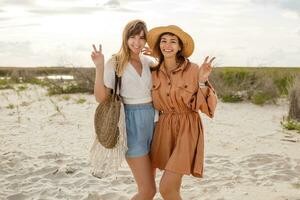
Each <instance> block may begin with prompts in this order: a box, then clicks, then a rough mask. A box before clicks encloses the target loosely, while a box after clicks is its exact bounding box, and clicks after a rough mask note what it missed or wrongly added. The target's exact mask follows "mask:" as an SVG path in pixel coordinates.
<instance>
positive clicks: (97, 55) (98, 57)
mask: <svg viewBox="0 0 300 200" xmlns="http://www.w3.org/2000/svg"><path fill="white" fill-rule="evenodd" d="M93 48H94V51H93V52H92V54H91V58H92V60H93V62H94V64H95V65H96V67H97V68H103V67H104V55H103V54H102V45H101V44H100V45H99V51H97V48H96V46H95V45H94V44H93Z"/></svg>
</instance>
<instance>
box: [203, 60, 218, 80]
mask: <svg viewBox="0 0 300 200" xmlns="http://www.w3.org/2000/svg"><path fill="white" fill-rule="evenodd" d="M215 58H216V57H213V58H211V59H210V60H209V61H208V59H209V56H206V58H205V60H204V62H203V63H202V65H201V67H200V70H199V81H200V82H206V81H208V76H209V75H210V73H211V71H212V66H211V64H212V62H213V61H214V59H215Z"/></svg>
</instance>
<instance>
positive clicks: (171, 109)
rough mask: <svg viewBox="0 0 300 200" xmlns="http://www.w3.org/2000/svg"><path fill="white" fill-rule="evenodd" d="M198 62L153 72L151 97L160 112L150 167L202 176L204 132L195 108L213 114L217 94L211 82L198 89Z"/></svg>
mask: <svg viewBox="0 0 300 200" xmlns="http://www.w3.org/2000/svg"><path fill="white" fill-rule="evenodd" d="M198 74H199V67H198V65H196V64H194V63H191V62H189V61H188V60H185V62H184V63H183V64H182V65H181V66H179V67H178V68H176V69H175V70H174V71H172V72H171V74H170V76H168V74H167V73H166V70H165V67H164V64H163V63H162V64H161V66H160V68H159V69H157V70H154V71H153V72H152V82H153V86H152V98H153V104H154V107H155V108H156V109H157V110H158V111H160V115H159V119H158V122H157V124H156V127H155V131H154V135H153V140H152V144H151V152H150V158H151V162H152V166H153V167H154V168H159V169H161V170H168V171H171V172H175V173H180V174H186V175H190V174H192V175H193V176H195V177H202V176H203V162H204V133H203V126H202V121H201V118H200V115H199V113H198V111H199V110H200V111H201V112H203V113H205V114H206V115H208V116H209V117H211V118H212V117H213V116H214V111H215V108H216V104H217V96H216V94H215V91H214V89H213V87H212V86H211V84H208V88H207V89H201V88H199V81H198Z"/></svg>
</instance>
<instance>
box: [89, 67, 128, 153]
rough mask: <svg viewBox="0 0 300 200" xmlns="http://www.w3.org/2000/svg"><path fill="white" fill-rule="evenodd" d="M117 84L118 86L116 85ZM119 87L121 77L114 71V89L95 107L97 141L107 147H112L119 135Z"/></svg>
mask: <svg viewBox="0 0 300 200" xmlns="http://www.w3.org/2000/svg"><path fill="white" fill-rule="evenodd" d="M118 86H119V87H118ZM120 88H121V77H118V76H117V74H116V73H115V89H114V90H113V92H112V94H110V95H109V96H108V98H107V99H106V100H105V101H103V102H101V103H100V104H99V105H98V107H97V108H96V112H95V117H94V126H95V132H96V135H97V139H98V141H99V143H100V144H101V145H102V146H103V147H105V148H107V149H113V148H114V147H115V146H116V145H117V143H118V139H119V136H120V131H119V127H118V123H119V119H120V109H121V103H122V102H121V97H120V96H119V94H118V93H117V89H119V90H120Z"/></svg>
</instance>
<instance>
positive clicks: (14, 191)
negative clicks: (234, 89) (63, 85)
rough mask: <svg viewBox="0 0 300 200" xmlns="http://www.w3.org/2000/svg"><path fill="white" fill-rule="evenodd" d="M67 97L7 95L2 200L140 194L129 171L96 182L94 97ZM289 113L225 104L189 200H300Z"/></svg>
mask: <svg viewBox="0 0 300 200" xmlns="http://www.w3.org/2000/svg"><path fill="white" fill-rule="evenodd" d="M64 96H65V95H60V96H51V97H49V96H47V95H46V91H45V90H44V89H43V88H40V87H39V86H29V88H28V89H27V90H25V91H20V92H16V91H14V90H1V91H0V121H1V123H0V166H1V167H0V199H10V200H21V199H22V200H23V199H50V200H51V199H72V200H73V199H82V200H108V199H112V200H127V199H129V198H130V197H131V196H132V195H133V194H134V193H135V191H136V188H135V183H134V179H133V177H132V175H131V172H130V170H129V168H128V167H127V165H126V163H123V165H122V167H121V169H120V171H119V172H118V174H117V175H112V176H109V177H105V178H102V179H99V178H96V177H94V176H92V175H91V174H90V164H89V160H88V158H89V149H90V147H91V145H92V142H93V137H94V127H93V114H94V110H95V108H96V106H97V104H96V103H95V100H94V97H93V96H92V95H87V94H74V95H68V96H69V97H70V99H68V98H66V97H64ZM80 98H82V99H86V102H84V103H77V100H78V99H80ZM9 104H11V105H13V106H10V108H8V107H7V106H8V105H9ZM287 110H288V105H287V102H286V101H284V100H283V101H281V102H279V103H278V105H267V106H263V107H261V106H256V105H253V104H250V103H236V104H224V103H219V105H218V108H217V112H216V116H215V118H214V119H213V120H210V119H208V118H207V117H205V116H203V120H204V123H205V131H206V134H205V141H206V143H205V155H206V158H205V175H204V178H202V179H196V178H193V177H188V176H186V177H184V180H183V184H182V194H183V199H190V200H241V199H242V200H250V199H251V200H253V199H256V200H287V199H288V200H300V154H299V149H300V134H298V133H295V132H290V131H285V130H283V129H282V128H281V126H280V120H281V119H282V117H283V115H286V113H287ZM291 141H292V142H291ZM160 176H161V172H159V173H158V175H157V183H158V182H159V178H160ZM159 199H161V197H160V195H159V194H157V195H156V197H155V200H159Z"/></svg>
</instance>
